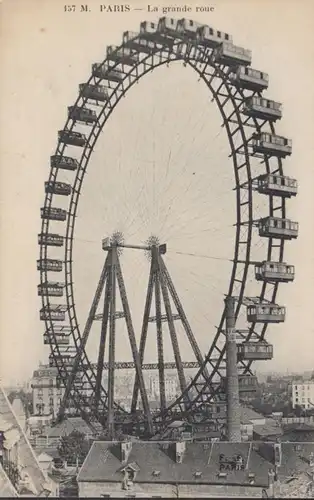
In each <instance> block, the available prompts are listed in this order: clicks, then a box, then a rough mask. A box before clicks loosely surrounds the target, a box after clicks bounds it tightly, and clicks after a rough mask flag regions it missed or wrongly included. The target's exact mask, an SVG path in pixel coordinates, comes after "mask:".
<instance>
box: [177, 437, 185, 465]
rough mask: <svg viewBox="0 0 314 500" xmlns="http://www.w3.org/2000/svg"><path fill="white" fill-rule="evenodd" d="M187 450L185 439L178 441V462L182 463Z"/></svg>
mask: <svg viewBox="0 0 314 500" xmlns="http://www.w3.org/2000/svg"><path fill="white" fill-rule="evenodd" d="M184 452H185V441H178V442H176V463H177V464H182V462H183V456H184Z"/></svg>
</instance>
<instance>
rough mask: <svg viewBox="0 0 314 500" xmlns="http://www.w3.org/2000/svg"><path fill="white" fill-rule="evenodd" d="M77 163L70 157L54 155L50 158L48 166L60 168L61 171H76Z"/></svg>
mask: <svg viewBox="0 0 314 500" xmlns="http://www.w3.org/2000/svg"><path fill="white" fill-rule="evenodd" d="M78 165H79V164H78V161H77V160H76V159H75V158H71V157H70V156H61V155H54V156H51V157H50V166H51V167H56V168H61V169H63V170H73V171H74V170H76V169H77V167H78Z"/></svg>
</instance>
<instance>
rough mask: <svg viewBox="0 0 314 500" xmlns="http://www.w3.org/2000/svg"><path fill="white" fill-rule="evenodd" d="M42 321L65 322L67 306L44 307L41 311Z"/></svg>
mask: <svg viewBox="0 0 314 500" xmlns="http://www.w3.org/2000/svg"><path fill="white" fill-rule="evenodd" d="M40 319H41V320H52V321H64V320H65V306H61V305H50V306H49V307H48V306H47V307H43V308H42V309H41V310H40Z"/></svg>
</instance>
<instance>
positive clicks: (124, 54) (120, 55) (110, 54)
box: [107, 45, 139, 66]
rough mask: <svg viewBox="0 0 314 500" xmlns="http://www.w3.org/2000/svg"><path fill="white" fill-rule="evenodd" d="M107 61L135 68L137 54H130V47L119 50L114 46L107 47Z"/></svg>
mask: <svg viewBox="0 0 314 500" xmlns="http://www.w3.org/2000/svg"><path fill="white" fill-rule="evenodd" d="M107 59H109V60H110V61H114V62H115V63H117V64H126V65H127V66H135V65H136V64H137V63H138V62H139V57H138V54H137V53H136V52H132V51H131V49H130V47H122V48H119V47H116V46H114V45H109V46H108V47H107Z"/></svg>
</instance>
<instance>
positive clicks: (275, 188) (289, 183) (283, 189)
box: [257, 174, 298, 198]
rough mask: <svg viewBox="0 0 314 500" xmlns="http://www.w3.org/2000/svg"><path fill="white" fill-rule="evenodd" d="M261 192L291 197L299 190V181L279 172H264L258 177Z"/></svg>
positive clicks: (258, 186)
mask: <svg viewBox="0 0 314 500" xmlns="http://www.w3.org/2000/svg"><path fill="white" fill-rule="evenodd" d="M257 190H258V192H259V193H262V194H267V195H274V196H284V197H287V198H290V197H291V196H296V194H297V192H298V181H297V180H296V179H292V178H291V177H285V176H283V175H277V174H263V175H260V176H259V177H258V178H257Z"/></svg>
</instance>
